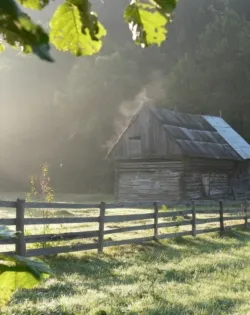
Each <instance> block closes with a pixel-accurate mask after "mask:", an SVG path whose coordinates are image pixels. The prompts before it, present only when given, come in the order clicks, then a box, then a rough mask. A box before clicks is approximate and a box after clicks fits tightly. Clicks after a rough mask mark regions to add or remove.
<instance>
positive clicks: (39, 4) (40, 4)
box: [17, 0, 50, 10]
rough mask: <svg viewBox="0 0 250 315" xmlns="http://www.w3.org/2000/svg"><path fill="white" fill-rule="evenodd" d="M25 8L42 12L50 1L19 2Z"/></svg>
mask: <svg viewBox="0 0 250 315" xmlns="http://www.w3.org/2000/svg"><path fill="white" fill-rule="evenodd" d="M17 1H18V2H19V3H20V4H21V5H23V6H24V7H25V8H28V9H32V10H42V9H43V8H44V7H45V6H46V5H48V4H49V2H50V0H17Z"/></svg>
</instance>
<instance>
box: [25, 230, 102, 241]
mask: <svg viewBox="0 0 250 315" xmlns="http://www.w3.org/2000/svg"><path fill="white" fill-rule="evenodd" d="M96 236H98V231H86V232H85V231H84V232H69V233H60V234H44V235H28V236H25V241H26V243H36V242H55V241H67V240H76V239H83V238H89V237H96Z"/></svg>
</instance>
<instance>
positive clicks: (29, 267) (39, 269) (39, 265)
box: [0, 254, 52, 280]
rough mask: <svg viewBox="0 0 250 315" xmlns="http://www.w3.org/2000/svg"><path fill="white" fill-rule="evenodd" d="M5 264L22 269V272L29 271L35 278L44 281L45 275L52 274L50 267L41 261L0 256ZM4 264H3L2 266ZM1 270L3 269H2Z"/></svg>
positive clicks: (15, 256) (16, 256) (0, 259)
mask: <svg viewBox="0 0 250 315" xmlns="http://www.w3.org/2000/svg"><path fill="white" fill-rule="evenodd" d="M1 261H2V262H4V263H5V265H6V266H8V267H13V266H16V267H21V269H22V270H25V271H29V272H30V273H31V274H32V275H33V276H34V277H35V278H37V279H38V280H42V279H43V278H44V274H52V271H51V269H50V267H49V266H48V265H47V264H45V263H44V262H43V261H41V260H38V259H36V260H34V259H30V258H26V257H21V256H18V255H12V256H8V255H3V254H0V262H1ZM3 265H4V264H3V263H2V266H3ZM0 270H1V268H0Z"/></svg>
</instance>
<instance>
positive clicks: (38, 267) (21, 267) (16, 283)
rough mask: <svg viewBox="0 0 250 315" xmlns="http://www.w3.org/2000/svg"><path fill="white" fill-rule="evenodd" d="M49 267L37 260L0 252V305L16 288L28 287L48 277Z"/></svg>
mask: <svg viewBox="0 0 250 315" xmlns="http://www.w3.org/2000/svg"><path fill="white" fill-rule="evenodd" d="M51 273H52V272H51V269H50V268H49V266H48V265H47V264H45V263H44V262H42V261H39V260H33V259H30V258H26V257H20V256H18V255H13V256H6V255H4V254H0V305H3V304H5V303H6V302H7V301H8V300H9V299H10V298H11V295H12V294H13V293H14V292H15V291H16V290H17V289H30V288H33V287H34V286H35V285H37V284H39V283H40V282H41V281H42V280H43V279H45V278H47V277H49V275H50V274H51Z"/></svg>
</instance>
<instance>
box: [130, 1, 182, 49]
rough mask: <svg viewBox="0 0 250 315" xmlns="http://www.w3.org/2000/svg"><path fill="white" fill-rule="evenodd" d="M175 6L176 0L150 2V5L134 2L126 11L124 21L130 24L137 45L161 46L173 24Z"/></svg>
mask: <svg viewBox="0 0 250 315" xmlns="http://www.w3.org/2000/svg"><path fill="white" fill-rule="evenodd" d="M175 6H176V0H156V1H153V0H150V1H149V2H148V3H142V2H140V1H137V0H132V1H131V3H130V5H129V6H127V8H126V9H125V12H124V19H125V21H126V22H127V23H129V28H130V30H131V32H132V37H133V40H134V41H135V42H136V44H139V45H141V46H142V47H147V46H149V45H154V44H156V45H158V46H160V45H161V43H162V42H163V41H164V40H165V39H166V36H167V29H166V26H167V24H168V23H170V22H171V13H172V11H173V10H174V8H175Z"/></svg>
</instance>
